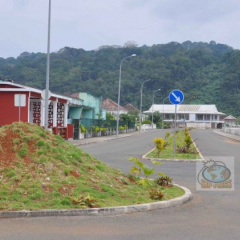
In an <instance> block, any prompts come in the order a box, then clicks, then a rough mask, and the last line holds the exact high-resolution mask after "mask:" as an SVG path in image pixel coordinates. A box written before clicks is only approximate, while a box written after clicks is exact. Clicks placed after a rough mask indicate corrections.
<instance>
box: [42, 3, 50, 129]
mask: <svg viewBox="0 0 240 240" xmlns="http://www.w3.org/2000/svg"><path fill="white" fill-rule="evenodd" d="M50 27H51V0H49V9H48V43H47V71H46V91H45V122H44V127H45V130H47V129H48V98H49V72H50V33H51V31H50Z"/></svg>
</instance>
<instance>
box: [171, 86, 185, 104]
mask: <svg viewBox="0 0 240 240" xmlns="http://www.w3.org/2000/svg"><path fill="white" fill-rule="evenodd" d="M183 100H184V95H183V93H182V91H180V90H178V89H175V90H172V91H171V92H170V94H169V101H170V102H171V103H172V104H175V105H178V104H181V103H182V102H183Z"/></svg>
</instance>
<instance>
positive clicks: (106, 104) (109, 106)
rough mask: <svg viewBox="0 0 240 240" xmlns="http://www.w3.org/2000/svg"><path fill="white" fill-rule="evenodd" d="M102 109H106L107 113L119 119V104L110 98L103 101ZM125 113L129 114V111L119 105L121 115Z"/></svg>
mask: <svg viewBox="0 0 240 240" xmlns="http://www.w3.org/2000/svg"><path fill="white" fill-rule="evenodd" d="M102 108H103V109H106V111H107V112H109V113H111V114H113V115H114V116H115V118H116V117H117V112H118V104H117V103H116V102H114V101H113V100H111V99H110V98H107V99H105V100H103V101H102ZM123 113H128V110H127V109H125V108H124V107H122V106H120V105H119V115H120V114H123Z"/></svg>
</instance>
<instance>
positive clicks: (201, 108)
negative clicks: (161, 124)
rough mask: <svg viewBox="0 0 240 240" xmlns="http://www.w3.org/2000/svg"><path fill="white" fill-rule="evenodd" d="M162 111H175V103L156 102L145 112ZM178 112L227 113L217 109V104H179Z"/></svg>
mask: <svg viewBox="0 0 240 240" xmlns="http://www.w3.org/2000/svg"><path fill="white" fill-rule="evenodd" d="M152 111H154V112H160V113H166V114H167V113H175V105H173V104H164V105H163V104H154V105H153V106H151V108H150V109H149V110H148V111H145V112H144V113H152ZM177 113H198V114H220V115H225V114H224V113H222V112H219V111H218V110H217V107H216V105H210V104H209V105H207V104H206V105H191V104H189V105H186V104H185V105H182V104H179V105H177Z"/></svg>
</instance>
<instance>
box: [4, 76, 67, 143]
mask: <svg viewBox="0 0 240 240" xmlns="http://www.w3.org/2000/svg"><path fill="white" fill-rule="evenodd" d="M43 96H44V92H43V91H42V90H39V89H36V88H31V87H27V86H24V85H20V84H17V83H14V82H12V81H10V80H0V126H3V125H6V124H11V123H13V122H18V121H22V122H28V123H35V124H38V125H40V126H44V121H45V119H44V113H45V100H44V99H43ZM50 96H51V97H50V99H49V114H48V128H49V129H52V130H53V132H54V133H55V134H61V135H62V136H63V137H66V138H72V129H71V128H72V127H71V126H68V124H67V116H68V105H69V101H70V100H71V98H69V97H66V96H61V95H58V94H51V95H50ZM68 129H71V130H70V131H68Z"/></svg>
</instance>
